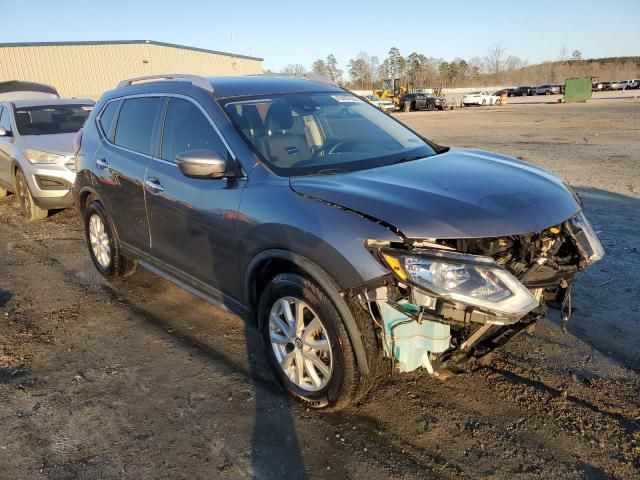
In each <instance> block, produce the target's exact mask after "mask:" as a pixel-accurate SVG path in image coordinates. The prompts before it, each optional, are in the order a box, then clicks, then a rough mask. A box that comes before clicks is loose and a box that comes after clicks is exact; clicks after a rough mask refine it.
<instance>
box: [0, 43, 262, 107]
mask: <svg viewBox="0 0 640 480" xmlns="http://www.w3.org/2000/svg"><path fill="white" fill-rule="evenodd" d="M160 73H190V74H195V75H203V76H216V75H250V74H259V73H262V58H257V57H249V56H246V55H236V54H232V53H225V52H218V51H215V50H205V49H202V48H193V47H185V46H182V45H174V44H170V43H162V42H154V41H151V40H129V41H105V42H44V43H0V82H2V81H6V80H26V81H32V82H38V83H46V84H49V85H53V86H54V87H56V88H57V89H58V92H59V93H60V95H61V96H63V97H89V98H97V97H99V96H100V95H101V94H102V92H104V91H105V90H109V89H111V88H114V87H115V86H116V84H117V83H118V82H119V81H120V80H124V79H126V78H132V77H139V76H143V75H154V74H160Z"/></svg>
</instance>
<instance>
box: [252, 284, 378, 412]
mask: <svg viewBox="0 0 640 480" xmlns="http://www.w3.org/2000/svg"><path fill="white" fill-rule="evenodd" d="M287 305H288V308H289V312H290V313H291V315H289V316H287V313H286V309H287ZM300 305H302V307H301V310H298V308H300ZM354 310H357V308H355V309H354V308H353V307H352V308H351V311H352V314H353V315H354V317H356V316H357V315H359V314H360V312H358V311H354ZM299 311H301V312H303V314H302V316H300V315H296V313H297V312H299ZM274 316H275V317H274ZM287 318H288V319H289V321H290V322H291V323H286V322H287ZM298 318H302V323H301V324H300V323H298V322H297V321H296V319H298ZM258 319H259V325H260V333H261V336H262V339H263V342H264V345H265V349H266V354H267V357H268V359H269V363H270V364H271V367H272V368H273V371H274V374H275V376H276V377H277V379H278V381H279V382H280V383H281V384H282V386H283V387H284V388H285V390H286V391H287V393H288V394H289V395H290V396H292V397H293V398H295V399H296V400H298V401H301V402H302V403H305V404H306V405H308V406H309V407H311V408H315V409H330V410H334V411H335V410H341V409H343V408H346V407H348V406H350V405H352V404H354V403H355V402H357V401H358V400H359V399H360V398H362V396H363V395H364V394H365V393H366V392H367V391H368V390H369V389H370V388H371V386H373V385H374V383H375V380H376V379H377V372H378V371H379V365H380V358H379V357H380V355H379V352H378V351H377V343H376V339H375V333H374V331H373V326H372V325H371V324H372V322H371V319H364V320H365V321H366V323H365V322H363V321H362V320H363V318H362V317H360V318H356V322H357V324H358V326H359V331H360V332H359V333H360V336H361V337H362V343H363V345H364V347H365V350H366V354H367V358H368V361H369V374H367V375H366V376H365V375H364V374H363V373H362V372H361V371H360V368H359V367H358V364H357V362H356V357H355V354H354V350H353V346H352V343H351V340H350V338H349V334H348V333H347V330H346V327H345V325H344V322H343V319H342V317H341V316H340V313H339V312H338V310H337V308H336V307H335V305H334V304H333V302H332V301H331V299H330V298H329V296H328V295H327V294H326V293H325V292H324V290H322V288H321V287H320V286H319V285H318V284H317V283H315V282H314V281H313V280H311V279H309V278H307V277H306V276H303V275H301V274H297V273H282V274H280V275H277V276H276V277H275V278H274V279H273V280H271V282H270V283H269V284H268V285H267V287H266V288H265V289H264V291H263V293H262V295H261V297H260V301H259V305H258ZM316 320H317V321H316ZM312 324H313V326H315V327H318V326H319V325H321V327H322V328H321V329H320V328H312V327H313V326H312ZM367 325H370V328H367V327H366V326H367ZM314 332H316V333H315V334H314ZM310 334H311V335H312V336H311V337H310V336H309V335H310ZM310 345H318V346H320V345H321V346H322V348H320V347H319V348H318V349H317V350H314V349H313V348H312V347H311V346H310ZM318 362H322V363H318ZM318 365H319V368H317V366H318ZM323 365H324V366H323ZM299 369H300V370H299ZM311 370H314V372H312V371H311Z"/></svg>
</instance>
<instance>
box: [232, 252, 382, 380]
mask: <svg viewBox="0 0 640 480" xmlns="http://www.w3.org/2000/svg"><path fill="white" fill-rule="evenodd" d="M275 258H278V259H282V260H288V261H290V262H291V263H293V264H295V265H297V266H298V267H300V268H301V269H302V270H304V272H306V273H307V274H308V275H309V276H311V278H312V279H313V280H314V281H315V282H316V283H317V284H318V285H320V287H321V288H322V289H323V290H324V292H325V293H326V294H327V295H328V296H329V298H330V299H331V301H332V302H333V304H334V305H335V307H336V308H337V309H338V313H340V316H341V317H342V320H343V321H344V325H345V328H346V329H347V334H348V335H349V339H350V340H351V344H352V345H353V351H354V353H355V356H356V361H357V362H358V366H359V367H360V369H361V371H362V373H364V374H368V373H369V364H368V362H367V356H366V353H365V350H364V346H363V345H362V338H361V336H360V330H359V329H358V325H357V323H356V321H355V319H354V318H353V315H352V314H351V310H350V309H349V307H348V306H347V303H346V302H345V300H344V298H343V296H342V293H341V292H340V290H339V287H338V286H337V285H336V283H335V281H334V280H333V279H332V278H331V277H330V276H329V274H328V273H327V272H325V271H324V270H323V269H322V268H321V267H320V266H318V265H317V264H316V263H314V262H312V261H311V260H309V259H308V258H307V257H304V256H302V255H299V254H297V253H294V252H291V251H288V250H281V249H270V250H263V251H262V252H260V253H259V254H257V255H256V256H255V257H253V259H252V260H251V262H250V263H249V265H248V267H247V270H246V273H245V276H244V280H243V286H242V287H243V288H242V294H243V302H244V304H245V305H250V304H251V302H250V298H249V297H250V294H249V292H250V289H251V285H250V282H251V276H252V273H253V272H254V271H255V269H256V267H257V266H258V265H259V264H260V263H262V262H263V261H264V260H267V259H275Z"/></svg>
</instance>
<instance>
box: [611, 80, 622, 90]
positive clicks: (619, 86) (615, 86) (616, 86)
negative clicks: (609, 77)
mask: <svg viewBox="0 0 640 480" xmlns="http://www.w3.org/2000/svg"><path fill="white" fill-rule="evenodd" d="M609 90H622V82H615V81H614V82H611V85H609Z"/></svg>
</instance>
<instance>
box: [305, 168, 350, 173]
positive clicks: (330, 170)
mask: <svg viewBox="0 0 640 480" xmlns="http://www.w3.org/2000/svg"><path fill="white" fill-rule="evenodd" d="M348 172H349V170H345V169H344V168H323V169H322V170H318V171H317V172H316V173H314V174H313V175H335V174H337V173H348Z"/></svg>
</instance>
